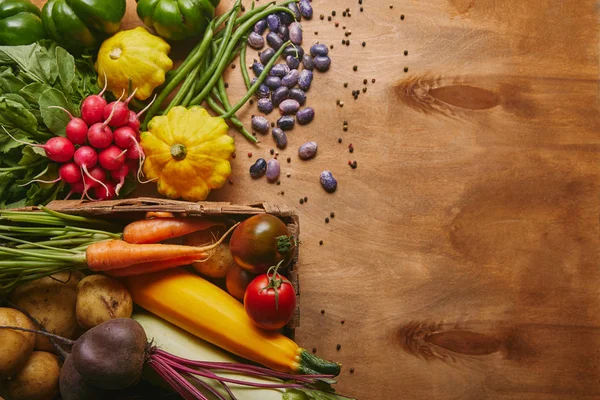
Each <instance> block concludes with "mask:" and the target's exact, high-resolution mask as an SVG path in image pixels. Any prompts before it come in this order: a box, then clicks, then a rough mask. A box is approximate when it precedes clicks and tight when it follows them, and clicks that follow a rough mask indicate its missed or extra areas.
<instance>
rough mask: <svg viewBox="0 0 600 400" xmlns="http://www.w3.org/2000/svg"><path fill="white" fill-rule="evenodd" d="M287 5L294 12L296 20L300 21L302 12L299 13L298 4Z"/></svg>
mask: <svg viewBox="0 0 600 400" xmlns="http://www.w3.org/2000/svg"><path fill="white" fill-rule="evenodd" d="M287 7H288V8H289V9H290V10H291V11H292V12H293V13H294V16H295V17H296V21H300V19H301V18H302V14H300V9H299V8H298V4H296V3H290V4H288V6H287Z"/></svg>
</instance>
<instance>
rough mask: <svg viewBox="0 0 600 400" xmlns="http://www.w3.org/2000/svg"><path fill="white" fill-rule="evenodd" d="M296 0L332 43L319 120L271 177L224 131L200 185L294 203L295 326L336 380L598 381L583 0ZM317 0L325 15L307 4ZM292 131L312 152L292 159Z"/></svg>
mask: <svg viewBox="0 0 600 400" xmlns="http://www.w3.org/2000/svg"><path fill="white" fill-rule="evenodd" d="M223 3H224V5H223V6H221V8H220V9H221V10H222V9H223V7H224V6H226V5H227V4H230V3H231V2H229V1H224V2H223ZM133 4H134V2H133V1H131V2H129V6H130V9H129V11H128V12H129V17H128V19H127V25H128V26H131V24H133V23H135V20H136V19H135V16H134V14H133ZM259 4H260V2H259ZM312 4H313V6H314V8H315V18H314V19H313V20H312V21H310V22H308V23H306V24H305V25H304V27H305V43H306V44H311V43H313V42H315V41H317V40H318V41H321V42H323V43H327V44H333V45H334V48H333V49H332V50H331V51H330V52H331V56H332V59H333V63H332V67H331V70H330V71H329V72H328V73H327V74H317V76H316V78H315V81H314V83H313V87H312V88H311V90H310V95H309V104H310V105H311V106H313V107H314V108H315V109H316V118H315V121H314V122H313V123H312V124H311V125H308V126H306V127H301V128H295V129H294V131H293V132H292V133H290V135H289V141H290V145H289V147H288V149H286V150H285V151H282V152H281V154H280V156H279V159H280V160H282V161H284V162H283V163H282V178H281V185H280V186H276V185H268V184H267V183H266V182H264V181H252V180H251V179H250V178H249V177H248V174H247V171H248V168H249V166H250V165H251V163H252V162H253V161H254V160H256V158H257V157H265V158H267V157H269V149H270V148H272V147H274V144H273V143H272V141H271V139H270V138H268V137H264V138H262V141H263V143H262V144H261V145H260V146H258V147H255V146H251V145H249V144H247V143H246V142H244V140H243V139H241V138H240V137H239V135H237V134H236V133H234V132H232V135H235V137H236V139H237V140H236V145H237V147H238V150H237V155H238V157H237V158H236V159H235V160H234V161H233V167H234V174H233V176H232V180H233V185H231V186H228V187H227V188H225V189H222V190H220V191H217V192H214V193H213V194H212V195H211V197H210V200H216V201H231V202H233V203H244V204H247V203H248V202H253V201H256V200H266V201H269V202H271V203H285V204H288V205H290V206H295V207H297V208H298V213H299V216H300V218H301V219H302V224H303V228H302V230H303V232H302V238H301V240H302V243H303V244H302V246H303V250H302V257H301V259H300V262H301V264H302V277H301V280H302V325H301V327H300V328H299V329H298V330H297V332H296V335H297V339H298V341H299V342H300V343H301V344H302V345H303V346H305V347H306V348H312V347H313V346H314V347H316V348H317V354H319V355H321V356H325V357H330V358H335V359H338V360H340V361H342V362H343V364H344V369H343V372H342V376H341V379H340V385H339V387H340V390H341V392H343V393H349V394H352V395H355V396H357V397H359V398H360V399H398V398H406V399H444V400H446V399H467V400H470V399H473V400H475V399H478V400H479V399H510V400H530V399H552V400H554V399H561V400H562V399H583V398H586V399H588V398H589V399H592V398H600V383H599V381H598V376H599V375H600V363H598V356H597V348H598V345H599V344H600V321H599V319H600V314H599V313H598V310H599V302H598V289H597V287H598V281H599V278H600V276H599V275H600V272H599V270H598V260H599V258H600V257H599V256H600V254H599V249H600V243H599V234H600V226H599V224H598V222H599V218H598V217H599V215H600V203H599V197H598V193H599V186H600V179H599V178H600V176H599V175H600V173H599V172H600V171H599V165H600V157H599V150H600V140H599V139H598V132H599V127H600V124H599V119H598V73H599V68H598V22H597V21H598V7H597V2H595V1H592V0H563V1H555V0H529V1H521V0H420V1H416V0H404V1H400V2H392V1H390V2H383V1H370V0H364V1H363V5H362V6H363V7H364V11H363V12H360V10H359V7H360V5H359V4H358V3H357V2H356V1H352V2H351V1H347V0H346V1H342V0H328V1H325V0H314V1H313V2H312ZM390 4H393V8H392V9H390V7H389V5H390ZM346 8H350V10H351V12H352V16H351V17H345V18H344V17H343V16H342V11H343V10H345V9H346ZM331 10H336V12H337V15H336V17H335V18H334V20H337V21H339V23H340V24H339V25H340V26H339V27H337V28H336V27H335V26H334V25H333V21H332V22H328V21H327V19H325V20H324V21H321V20H320V19H319V18H318V16H319V14H321V13H323V14H326V15H329V14H330V12H331ZM401 14H404V15H405V19H404V20H402V19H401V18H400V16H401ZM342 25H345V26H346V30H351V31H352V33H351V35H350V36H348V37H346V36H344V30H343V29H342ZM314 32H318V35H315V34H314ZM347 38H350V39H351V44H350V46H342V45H341V40H342V39H344V40H345V39H347ZM362 41H365V42H366V46H365V47H362V46H361V45H360V43H361V42H362ZM405 49H406V50H408V56H405V55H404V53H403V51H404V50H405ZM249 59H250V60H251V59H252V58H251V57H249ZM353 65H356V66H357V69H358V71H356V72H354V71H353V69H352V67H353ZM405 66H407V67H408V68H409V70H408V72H406V73H405V72H404V67H405ZM238 75H239V68H238V69H235V70H230V72H229V77H228V78H227V81H228V83H229V90H230V93H231V97H232V98H238V97H239V96H241V94H242V93H243V90H244V89H243V87H242V82H241V80H240V79H239V77H238ZM373 78H376V82H375V83H371V79H373ZM363 79H368V82H369V83H368V84H367V85H366V86H367V88H368V91H367V92H366V93H362V92H361V95H360V96H359V99H358V100H356V101H355V100H353V99H352V96H351V91H352V90H354V89H360V90H362V87H363V84H362V81H363ZM344 82H348V83H349V87H348V88H346V89H344V87H343V83H344ZM338 99H339V100H342V101H343V102H344V107H343V108H341V107H338V106H336V100H338ZM255 112H256V111H255V109H254V108H253V107H250V106H248V107H246V108H244V109H243V110H242V111H241V112H240V113H239V116H240V118H241V119H242V120H244V121H246V123H247V122H248V121H249V118H250V115H251V114H252V113H255ZM273 118H274V117H273ZM344 120H347V121H348V122H349V130H348V132H343V131H342V122H343V121H344ZM338 137H343V140H344V142H343V144H338V143H337V139H338ZM307 140H316V141H318V143H319V154H318V156H317V157H316V158H315V159H314V160H311V161H309V162H301V161H300V160H298V158H297V157H296V156H295V151H296V149H297V147H298V146H299V145H300V144H301V143H303V142H305V141H307ZM348 143H353V144H354V147H355V151H354V153H352V154H349V153H348V150H347V145H348ZM248 152H252V153H253V156H252V157H251V158H249V157H247V156H246V154H247V153H248ZM287 157H291V160H292V161H291V163H290V164H287V163H286V162H285V159H286V158H287ZM349 159H350V160H357V162H358V168H357V169H356V170H352V169H350V168H349V167H348V165H347V161H348V160H349ZM325 169H328V170H331V171H332V172H333V173H334V174H335V176H336V177H337V179H338V181H339V188H338V191H337V192H336V193H335V194H333V195H329V194H326V193H324V191H323V190H322V189H320V187H319V183H318V175H319V173H320V172H321V171H322V170H325ZM287 172H290V173H291V177H290V178H287V177H286V173H287ZM146 190H147V191H148V194H153V192H152V190H151V189H146ZM281 191H284V192H285V194H284V195H281V194H280V193H281ZM304 196H308V198H309V201H308V202H307V203H305V204H304V205H299V203H298V199H300V198H301V197H304ZM331 211H335V218H333V219H331V221H330V223H329V224H326V223H325V222H324V218H325V217H327V216H328V215H329V213H330V212H331ZM319 240H323V241H324V244H323V245H322V246H320V245H319V243H318V242H319ZM322 309H323V310H325V313H324V314H321V310H322ZM342 320H344V324H342V323H341V321H342ZM338 343H339V344H341V345H342V347H341V349H340V350H339V351H337V350H336V344H338ZM351 367H353V368H354V371H355V372H354V374H350V372H349V368H351Z"/></svg>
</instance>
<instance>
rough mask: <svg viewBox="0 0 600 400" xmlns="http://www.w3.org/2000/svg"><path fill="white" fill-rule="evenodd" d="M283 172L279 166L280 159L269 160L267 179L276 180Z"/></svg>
mask: <svg viewBox="0 0 600 400" xmlns="http://www.w3.org/2000/svg"><path fill="white" fill-rule="evenodd" d="M280 172H281V168H280V166H279V161H277V160H276V159H272V160H269V162H268V163H267V179H268V180H269V181H270V182H274V181H276V180H277V178H279V173H280Z"/></svg>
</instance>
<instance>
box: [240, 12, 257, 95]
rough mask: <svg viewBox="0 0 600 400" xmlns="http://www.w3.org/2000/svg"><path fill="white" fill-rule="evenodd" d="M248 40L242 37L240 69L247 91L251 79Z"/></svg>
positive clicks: (246, 37)
mask: <svg viewBox="0 0 600 400" xmlns="http://www.w3.org/2000/svg"><path fill="white" fill-rule="evenodd" d="M252 4H254V3H252ZM247 40H248V36H244V37H242V50H241V51H240V69H241V70H242V78H244V84H245V85H246V90H248V89H250V77H249V76H248V66H247V65H246V49H247V48H248V43H247V42H246V41H247Z"/></svg>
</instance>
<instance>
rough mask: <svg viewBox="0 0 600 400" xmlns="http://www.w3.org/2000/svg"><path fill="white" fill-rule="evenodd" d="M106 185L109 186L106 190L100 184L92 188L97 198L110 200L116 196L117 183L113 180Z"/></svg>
mask: <svg viewBox="0 0 600 400" xmlns="http://www.w3.org/2000/svg"><path fill="white" fill-rule="evenodd" d="M106 187H107V189H106V190H104V188H102V187H100V186H96V187H95V188H93V189H92V191H93V193H94V197H95V198H96V200H110V199H113V198H114V197H115V194H116V193H115V192H116V189H115V184H114V183H112V182H106Z"/></svg>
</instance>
